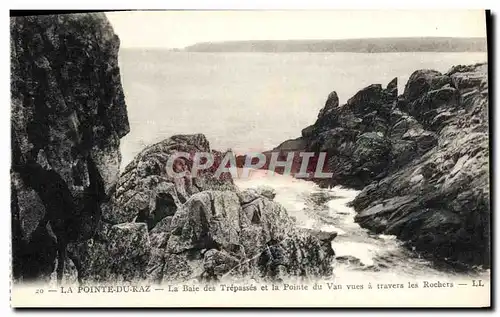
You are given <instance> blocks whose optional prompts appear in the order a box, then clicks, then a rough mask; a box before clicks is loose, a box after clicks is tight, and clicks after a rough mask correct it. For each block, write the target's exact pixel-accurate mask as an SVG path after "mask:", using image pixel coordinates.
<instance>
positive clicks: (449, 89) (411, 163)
mask: <svg viewBox="0 0 500 317" xmlns="http://www.w3.org/2000/svg"><path fill="white" fill-rule="evenodd" d="M487 74H488V72H487V64H476V65H469V66H457V67H453V68H452V69H451V70H450V71H448V72H447V73H445V74H442V73H440V72H437V71H434V70H418V71H416V72H414V73H413V74H412V75H411V77H410V79H409V81H408V83H407V84H406V87H405V90H404V92H403V94H401V95H400V96H398V93H397V79H394V80H392V81H391V82H390V83H389V84H388V85H387V88H385V89H383V88H382V86H381V85H371V86H368V87H366V88H364V89H362V90H361V91H359V92H358V93H357V94H356V95H355V96H353V97H352V98H351V99H349V100H348V101H347V103H346V104H345V105H342V106H340V105H339V100H338V96H337V94H336V93H335V92H332V93H331V94H330V95H329V96H328V99H327V101H326V104H325V107H324V108H323V109H322V110H321V111H320V113H319V115H318V119H317V120H316V122H315V123H314V124H313V125H311V126H309V127H307V128H305V129H304V130H303V131H302V136H301V137H300V138H298V139H294V140H289V141H285V142H284V143H283V144H282V145H280V146H278V147H277V148H275V149H274V150H273V151H280V152H282V155H283V156H285V155H284V154H286V153H287V152H289V151H308V152H315V153H316V154H317V153H319V152H326V153H327V154H328V155H327V171H328V172H332V173H333V177H332V178H331V179H312V180H314V181H316V182H317V183H319V184H320V185H323V186H335V185H342V186H346V187H350V188H355V189H362V192H361V193H360V194H359V195H358V196H357V197H356V199H355V200H354V201H353V202H352V206H354V208H355V209H356V211H357V212H358V214H357V216H356V219H355V220H356V221H357V222H359V224H360V225H361V226H363V227H366V228H369V229H372V230H373V231H375V232H378V233H385V234H393V235H396V236H398V237H399V238H400V239H402V240H404V241H406V242H407V245H408V247H410V248H412V249H414V250H416V251H419V252H421V254H423V255H424V256H426V257H428V258H432V259H435V260H437V261H445V262H447V263H451V264H452V265H454V266H455V267H461V266H462V264H465V265H483V266H486V267H488V266H489V263H490V258H489V253H490V247H489V244H490V239H489V226H490V225H489V224H490V205H489V147H488V142H489V139H488V78H487ZM291 144H292V145H293V146H290V145H291Z"/></svg>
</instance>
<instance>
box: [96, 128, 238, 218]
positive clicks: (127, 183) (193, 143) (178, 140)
mask: <svg viewBox="0 0 500 317" xmlns="http://www.w3.org/2000/svg"><path fill="white" fill-rule="evenodd" d="M178 152H186V153H191V154H193V155H194V154H195V153H197V152H206V153H213V155H214V157H216V158H220V157H221V155H222V154H221V153H219V152H217V151H211V150H210V146H209V143H208V140H207V139H206V137H205V136H204V135H202V134H194V135H175V136H172V137H170V138H168V139H165V140H163V141H161V142H159V143H156V144H153V145H151V146H148V147H146V148H145V149H144V150H143V151H142V152H140V153H139V154H138V155H137V156H136V157H135V159H134V160H133V161H132V162H131V163H130V164H129V165H127V167H126V168H125V171H124V172H123V174H122V175H121V176H120V179H119V181H118V183H117V185H116V190H115V192H114V194H113V196H112V206H113V208H111V209H110V210H108V211H107V212H105V213H104V214H103V217H104V218H105V219H106V220H107V221H108V222H111V223H121V222H128V221H133V220H134V219H136V218H137V217H139V218H140V219H139V220H140V221H143V220H144V219H149V220H148V221H149V223H150V227H154V225H155V224H156V223H157V222H158V221H160V220H161V219H162V218H163V217H166V216H171V215H173V214H174V213H175V210H176V209H177V208H179V207H180V205H181V204H183V203H185V202H186V201H187V200H188V199H189V198H190V197H191V196H192V195H193V194H195V193H198V192H200V191H203V190H208V189H221V190H224V189H228V190H235V186H234V183H233V180H232V178H231V174H230V173H223V174H221V175H220V176H219V177H215V175H214V172H215V168H216V166H215V165H216V164H214V167H213V168H211V169H207V170H201V171H200V174H199V175H198V177H192V175H190V173H189V172H190V171H191V167H192V165H193V157H191V158H186V159H185V158H181V159H180V160H182V162H183V164H184V165H183V166H184V167H183V168H184V170H185V171H186V172H187V174H186V175H185V176H183V177H174V176H173V175H171V174H170V173H168V171H167V162H168V160H169V158H170V157H171V156H172V155H173V154H175V153H178Z"/></svg>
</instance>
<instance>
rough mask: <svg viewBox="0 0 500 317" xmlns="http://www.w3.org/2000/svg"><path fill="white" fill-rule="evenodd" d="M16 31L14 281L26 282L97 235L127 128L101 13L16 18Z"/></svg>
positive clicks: (114, 51) (111, 42)
mask: <svg viewBox="0 0 500 317" xmlns="http://www.w3.org/2000/svg"><path fill="white" fill-rule="evenodd" d="M10 32H11V42H10V43H11V142H12V169H11V192H12V199H11V208H12V228H13V232H12V249H13V273H14V278H16V279H21V278H22V279H23V280H29V279H37V278H41V277H48V276H49V275H50V273H51V272H52V271H53V270H54V266H55V258H56V254H57V250H58V249H60V248H62V245H63V244H64V245H66V244H68V243H71V242H78V241H83V240H86V239H88V238H90V237H92V236H93V235H94V233H95V231H96V230H97V227H98V223H99V222H100V204H101V203H102V204H105V201H106V197H107V195H108V194H109V193H110V191H111V190H112V188H113V186H114V185H115V183H116V181H117V180H118V174H119V166H120V161H121V155H120V152H119V145H120V138H121V137H123V136H124V135H126V134H127V133H128V131H129V123H128V118H127V110H126V105H125V101H124V95H123V91H122V86H121V81H120V71H119V68H118V61H117V58H118V49H119V46H120V41H119V39H118V37H117V36H116V35H115V34H114V32H113V29H112V27H111V25H110V24H109V22H108V20H107V18H106V17H105V15H104V14H102V13H95V14H94V13H92V14H71V15H56V16H27V17H14V18H11V20H10Z"/></svg>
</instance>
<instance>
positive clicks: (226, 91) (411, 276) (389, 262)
mask: <svg viewBox="0 0 500 317" xmlns="http://www.w3.org/2000/svg"><path fill="white" fill-rule="evenodd" d="M485 61H487V56H486V53H422V52H419V53H370V54H366V53H196V52H171V51H166V50H158V49H126V48H124V49H121V51H120V53H119V65H120V71H121V79H122V85H123V89H124V93H125V99H126V104H127V110H128V116H129V122H130V129H131V131H130V133H129V134H128V135H126V136H125V137H124V138H122V140H121V152H122V168H124V167H125V166H126V164H128V163H129V162H130V161H131V160H132V159H133V158H134V156H135V155H137V154H138V153H139V152H140V151H141V150H142V149H143V148H144V147H145V146H147V145H150V144H154V143H156V142H159V141H161V140H163V139H165V138H168V137H170V136H172V135H175V134H193V133H203V134H205V135H206V137H207V138H208V140H209V142H210V146H211V148H212V149H218V150H222V151H224V150H227V149H231V150H233V151H234V152H236V153H241V154H243V153H245V152H254V151H262V150H269V149H272V148H274V147H275V146H277V145H279V144H280V143H281V142H283V141H285V140H287V139H291V138H296V137H299V136H300V134H301V130H302V129H303V128H305V127H307V126H309V125H311V124H313V123H314V121H315V120H316V118H317V115H318V112H319V110H320V109H321V108H322V107H323V106H324V104H325V101H326V98H327V96H328V94H329V93H330V92H332V91H336V92H337V94H338V96H339V99H340V103H341V104H342V103H345V102H346V101H347V100H348V99H349V98H350V97H352V96H353V95H354V94H355V93H356V92H357V91H359V90H360V89H362V88H364V87H366V86H368V85H371V84H381V85H382V86H384V87H385V86H386V85H387V84H388V83H389V82H390V81H391V80H392V79H393V78H395V77H397V78H398V89H399V93H402V92H403V90H404V87H405V84H406V82H407V80H408V78H409V77H410V75H411V74H412V72H414V71H415V70H418V69H435V70H437V71H440V72H446V71H448V70H449V69H450V68H451V67H452V66H454V65H459V64H472V63H478V62H485ZM251 175H252V177H251V178H248V179H236V180H235V182H236V184H237V185H238V186H239V187H240V188H249V187H256V186H262V185H265V186H269V187H272V188H274V189H275V190H276V193H277V195H276V198H275V200H276V201H278V202H280V203H281V204H283V205H284V206H285V208H286V209H287V211H288V213H289V214H290V215H291V216H293V217H295V219H296V220H297V225H298V226H301V227H307V228H316V229H320V230H325V231H335V232H337V233H338V236H337V238H336V239H335V240H334V241H333V242H332V244H333V248H334V250H335V252H336V255H337V256H339V257H341V258H343V261H341V262H338V263H336V264H335V266H336V267H335V275H336V278H337V279H338V282H339V283H341V282H346V281H352V280H366V279H367V278H368V279H373V280H376V281H395V280H397V281H405V280H408V281H410V280H419V279H420V280H422V279H424V280H430V281H436V280H440V281H468V280H472V279H478V278H480V279H481V278H482V279H489V276H490V272H489V270H486V271H484V270H474V271H470V272H456V271H454V270H452V269H450V268H443V267H436V266H435V265H433V264H432V263H430V262H428V261H426V260H425V259H422V258H420V257H419V255H418V254H417V253H415V252H413V251H412V250H409V249H407V248H405V247H404V246H403V245H402V242H401V241H399V240H398V239H396V237H394V236H389V235H383V234H372V233H370V232H369V231H368V230H366V229H363V228H361V227H360V226H359V225H358V224H357V223H355V222H354V215H355V212H354V210H353V209H352V208H350V207H349V206H348V203H349V202H350V201H351V200H353V199H354V197H355V196H356V195H357V193H358V192H357V191H355V190H352V189H349V188H342V187H335V188H331V189H321V188H319V187H318V186H316V185H315V184H313V183H311V182H307V181H305V180H300V179H294V178H292V177H290V176H282V175H275V176H272V177H270V176H268V175H266V174H265V173H264V172H262V171H255V172H254V173H252V174H251ZM456 283H458V282H456Z"/></svg>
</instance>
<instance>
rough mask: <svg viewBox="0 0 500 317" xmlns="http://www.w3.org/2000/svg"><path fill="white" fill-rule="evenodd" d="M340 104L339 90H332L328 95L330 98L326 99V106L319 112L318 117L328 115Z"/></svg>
mask: <svg viewBox="0 0 500 317" xmlns="http://www.w3.org/2000/svg"><path fill="white" fill-rule="evenodd" d="M338 106H339V96H337V92H335V91H332V92H331V93H330V95H328V98H327V99H326V103H325V107H324V108H323V109H321V111H320V112H319V114H318V118H319V117H324V116H327V115H328V114H329V113H331V112H332V110H333V109H335V108H337V107H338Z"/></svg>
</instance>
